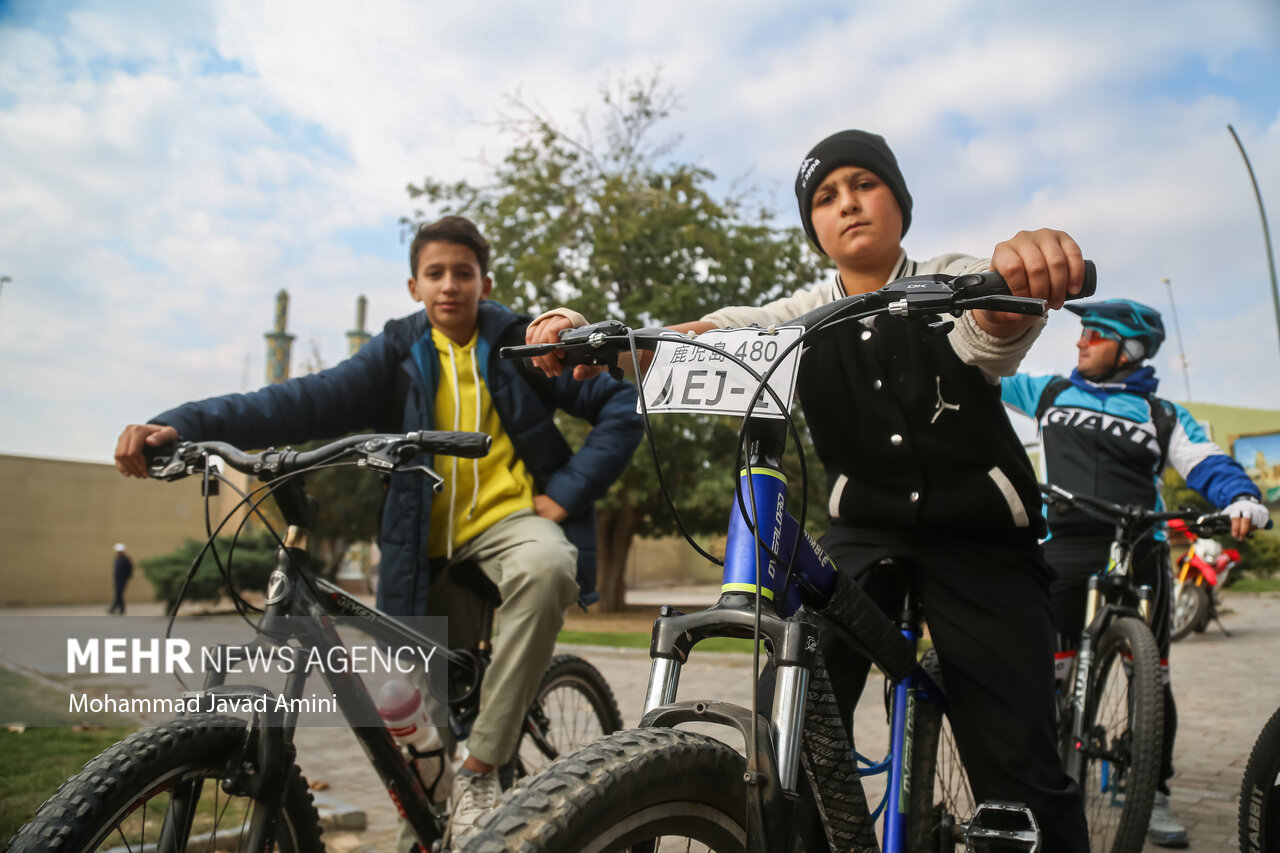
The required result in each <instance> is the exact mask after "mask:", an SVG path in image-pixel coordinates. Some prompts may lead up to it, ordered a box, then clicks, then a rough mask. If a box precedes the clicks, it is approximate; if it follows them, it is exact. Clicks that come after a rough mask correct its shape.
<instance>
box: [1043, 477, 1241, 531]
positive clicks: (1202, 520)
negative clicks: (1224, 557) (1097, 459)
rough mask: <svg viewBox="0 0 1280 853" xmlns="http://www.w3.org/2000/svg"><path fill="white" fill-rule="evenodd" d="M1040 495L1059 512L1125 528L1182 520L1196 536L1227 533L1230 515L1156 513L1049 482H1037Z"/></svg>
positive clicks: (1186, 511)
mask: <svg viewBox="0 0 1280 853" xmlns="http://www.w3.org/2000/svg"><path fill="white" fill-rule="evenodd" d="M1040 494H1041V495H1042V496H1043V497H1044V499H1045V501H1046V502H1047V503H1049V504H1051V505H1052V506H1053V507H1054V508H1055V509H1057V510H1058V511H1059V512H1069V511H1070V510H1073V509H1078V510H1080V511H1081V512H1083V513H1085V514H1086V515H1089V516H1092V517H1093V518H1096V519H1099V520H1101V521H1110V522H1113V523H1115V524H1117V525H1122V526H1125V527H1127V528H1133V529H1139V528H1147V527H1154V526H1156V525H1157V524H1163V523H1165V522H1167V521H1182V522H1185V523H1186V525H1187V529H1189V530H1190V531H1191V532H1192V533H1195V534H1196V535H1197V536H1214V535H1217V534H1220V533H1230V532H1231V517H1230V516H1227V515H1224V514H1222V513H1221V512H1204V511H1203V510H1198V509H1185V510H1178V511H1176V512H1156V511H1155V510H1150V509H1146V508H1145V507H1141V506H1138V505H1137V504H1127V505H1124V506H1122V505H1120V504H1115V503H1111V502H1109V501H1104V500H1102V499H1101V498H1095V497H1090V496H1088V495H1077V494H1074V493H1072V492H1068V491H1067V490H1066V489H1063V488H1061V487H1059V486H1055V485H1052V484H1045V483H1042V484H1040Z"/></svg>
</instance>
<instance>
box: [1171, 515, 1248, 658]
mask: <svg viewBox="0 0 1280 853" xmlns="http://www.w3.org/2000/svg"><path fill="white" fill-rule="evenodd" d="M1169 530H1170V531H1171V532H1174V533H1181V534H1182V535H1183V536H1185V537H1186V538H1187V541H1188V542H1189V543H1190V547H1189V548H1187V553H1186V554H1184V555H1183V556H1182V559H1180V560H1178V565H1177V567H1176V568H1175V569H1174V573H1173V574H1174V588H1173V632H1172V637H1173V639H1174V640H1175V641H1177V640H1181V639H1182V638H1183V637H1185V636H1187V635H1188V634H1190V633H1191V632H1192V631H1194V632H1196V633H1197V634H1199V633H1203V632H1204V629H1205V628H1207V627H1208V626H1209V620H1210V619H1212V620H1213V621H1214V622H1216V623H1217V624H1218V627H1219V628H1221V629H1222V633H1224V634H1226V635H1227V636H1228V637H1230V636H1231V632H1230V631H1228V630H1227V628H1226V626H1225V625H1223V624H1222V621H1221V620H1220V619H1219V618H1218V605H1219V603H1220V602H1219V600H1218V590H1219V589H1223V588H1225V587H1226V586H1227V585H1228V578H1229V577H1230V575H1231V570H1232V569H1234V568H1235V567H1236V566H1237V565H1239V563H1240V552H1239V551H1237V550H1236V549H1235V548H1223V547H1222V544H1221V543H1219V542H1217V541H1215V540H1213V539H1202V538H1200V537H1198V536H1196V535H1195V534H1194V533H1192V532H1191V531H1190V530H1188V529H1187V526H1186V524H1185V523H1184V522H1181V521H1171V522H1169Z"/></svg>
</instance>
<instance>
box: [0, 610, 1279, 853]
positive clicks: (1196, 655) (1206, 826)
mask: <svg viewBox="0 0 1280 853" xmlns="http://www.w3.org/2000/svg"><path fill="white" fill-rule="evenodd" d="M713 598H714V592H709V591H707V590H705V589H699V590H671V591H663V592H656V593H654V592H650V593H647V594H636V595H635V596H633V599H632V600H633V601H642V602H643V603H652V604H655V605H656V603H658V602H660V601H664V600H670V601H676V602H681V603H683V602H688V601H706V602H708V603H709V602H710V601H711V600H712V599H713ZM1224 599H1225V607H1226V610H1227V611H1228V612H1227V613H1225V614H1224V616H1223V622H1224V623H1225V624H1226V626H1227V628H1228V630H1230V631H1231V632H1232V636H1231V637H1227V636H1225V635H1224V634H1223V633H1222V631H1221V630H1220V629H1219V628H1218V627H1217V626H1210V627H1209V629H1208V630H1207V631H1206V632H1205V633H1204V634H1200V635H1193V636H1191V637H1189V638H1187V639H1186V640H1184V641H1182V642H1181V643H1176V644H1174V647H1173V654H1172V667H1173V685H1174V692H1175V695H1176V696H1177V700H1178V712H1179V726H1178V740H1177V746H1176V749H1175V754H1174V763H1175V768H1176V771H1177V772H1176V774H1175V776H1174V779H1173V781H1172V783H1171V788H1172V791H1173V794H1172V807H1173V811H1174V814H1175V815H1176V816H1177V817H1178V818H1179V819H1180V820H1182V821H1183V823H1185V824H1186V826H1187V828H1188V831H1189V833H1190V836H1191V843H1192V849H1195V850H1206V851H1226V850H1237V849H1239V848H1238V845H1237V843H1236V832H1235V826H1236V807H1237V802H1238V797H1239V787H1240V778H1241V775H1242V774H1243V772H1244V765H1245V762H1246V761H1247V759H1248V753H1249V750H1250V748H1251V747H1252V744H1253V741H1254V739H1255V738H1256V737H1257V735H1258V732H1259V731H1260V730H1261V729H1262V726H1263V724H1264V723H1265V722H1266V720H1267V719H1268V718H1269V717H1270V715H1271V713H1272V712H1273V711H1274V710H1275V709H1276V707H1277V706H1280V678H1278V677H1277V676H1276V672H1277V670H1278V669H1280V594H1232V593H1231V592H1227V593H1226V594H1225V595H1224ZM58 610H59V611H60V612H61V611H64V610H70V609H69V608H59V609H58ZM89 610H90V609H87V608H86V609H85V619H86V620H88V619H89V618H90V613H89ZM47 613H48V611H46V614H45V615H47ZM94 618H95V619H96V615H95V616H94ZM159 619H160V617H159V615H158V614H149V613H148V611H146V610H145V609H141V608H140V609H139V612H137V613H135V615H134V618H133V619H126V620H119V621H116V622H114V623H113V625H115V626H120V627H121V628H123V627H124V626H125V625H126V624H129V623H133V624H136V625H138V626H139V627H141V626H142V624H143V623H144V621H152V620H159ZM42 621H44V622H45V624H47V621H45V620H44V617H43V616H42V614H41V612H40V611H36V610H7V611H4V617H3V618H0V659H3V658H5V657H10V658H11V657H12V656H11V655H9V654H8V653H9V651H10V650H12V649H14V648H16V646H14V645H12V643H13V642H14V641H15V640H16V638H20V637H27V638H30V636H31V632H34V631H39V630H40V624H41V622H42ZM564 651H572V652H573V653H575V654H580V655H581V656H583V657H585V658H587V659H588V660H590V661H592V662H593V663H594V664H595V665H596V666H597V667H599V668H600V669H601V670H602V671H603V672H604V673H605V674H606V677H607V678H608V680H609V683H610V685H611V686H612V687H613V690H614V693H615V694H616V696H617V698H618V703H619V706H620V707H621V709H622V712H623V718H624V721H625V722H626V723H627V724H628V725H633V724H634V723H635V722H636V721H637V720H638V717H639V711H640V708H641V704H642V702H643V696H644V690H645V685H646V683H647V680H648V671H649V660H648V654H647V652H645V651H640V650H613V649H603V648H599V647H572V648H565V649H564ZM24 660H25V664H24V667H23V668H24V669H25V671H28V672H33V673H34V674H36V675H42V676H43V677H45V678H46V679H48V680H49V681H51V682H54V683H61V684H67V683H68V682H67V680H66V678H65V676H63V678H62V679H59V678H58V673H59V671H60V669H59V668H60V667H61V666H62V663H63V662H62V661H61V659H59V657H58V656H57V655H51V656H50V660H49V661H48V663H47V668H46V665H45V664H39V665H35V666H33V665H32V663H31V661H30V659H29V658H25V659H24ZM9 662H10V663H13V662H14V661H12V660H10V661H9ZM750 683H751V679H750V658H749V656H747V655H732V654H703V655H698V654H695V656H694V659H693V661H691V662H690V663H689V664H688V665H686V667H685V668H684V671H683V674H682V677H681V692H680V695H681V698H695V697H696V696H697V695H704V696H707V697H714V698H716V699H720V700H726V701H731V702H742V703H745V702H746V701H748V698H749V693H750ZM86 686H87V685H84V684H78V685H77V686H76V689H85V687H86ZM878 693H879V690H878V688H877V687H876V686H875V685H871V686H869V687H868V689H867V691H866V693H865V694H864V695H865V696H866V697H868V698H870V697H874V696H877V695H878ZM855 726H856V731H857V732H858V734H859V741H860V743H864V744H865V743H872V742H879V741H882V740H883V738H884V732H885V725H884V720H883V709H882V708H881V707H880V703H878V702H875V701H864V702H863V703H862V705H861V706H860V708H859V710H858V715H857V717H856V720H855ZM297 743H298V754H299V764H300V765H301V766H302V769H303V772H304V773H305V774H306V775H307V777H308V778H309V779H310V780H311V781H312V782H313V784H315V785H317V786H320V787H323V790H322V791H321V792H320V793H319V797H320V800H321V805H322V807H323V811H325V813H326V815H327V818H328V821H329V823H328V826H327V831H326V841H327V843H328V846H329V848H330V849H331V850H334V851H337V853H391V851H393V850H395V812H394V809H393V807H392V805H391V803H390V801H389V800H388V798H387V797H386V794H385V792H384V791H383V789H382V787H381V785H380V783H379V782H378V780H377V778H376V776H375V775H374V773H373V771H372V769H371V768H370V767H369V765H368V762H367V760H366V759H365V757H364V754H363V752H362V750H361V748H360V746H359V744H358V743H357V741H356V740H355V738H354V737H353V736H352V735H351V734H350V732H349V731H347V730H343V729H334V728H309V729H301V730H299V732H298V736H297ZM1146 849H1147V850H1153V851H1154V850H1159V849H1161V848H1157V847H1155V846H1153V845H1150V844H1149V845H1147V848H1146Z"/></svg>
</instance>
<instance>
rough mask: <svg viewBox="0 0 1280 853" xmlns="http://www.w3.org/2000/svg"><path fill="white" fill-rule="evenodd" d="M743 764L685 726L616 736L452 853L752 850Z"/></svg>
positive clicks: (532, 785) (513, 803)
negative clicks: (669, 847)
mask: <svg viewBox="0 0 1280 853" xmlns="http://www.w3.org/2000/svg"><path fill="white" fill-rule="evenodd" d="M745 772H746V760H745V759H744V758H743V757H742V756H741V755H739V754H738V753H737V752H736V751H735V750H733V749H731V748H730V747H728V746H727V745H725V744H724V743H721V742H720V741H718V740H715V739H713V738H710V737H706V736H704V735H698V734H694V733H693V732H686V731H680V730H678V729H660V728H655V729H633V730H631V731H624V732H616V733H614V734H611V735H608V736H607V737H604V738H602V739H601V740H598V741H596V742H595V743H593V744H591V745H589V746H587V747H586V748H584V749H582V750H580V751H579V752H577V753H575V754H573V755H571V756H566V757H565V758H561V759H560V760H558V761H556V762H554V763H553V764H551V765H549V766H548V767H547V768H546V769H545V770H543V771H542V772H541V773H539V774H538V775H537V776H534V777H532V778H530V779H528V780H526V782H525V783H524V784H523V785H522V786H520V787H519V788H516V789H515V790H514V791H512V793H511V794H509V795H508V796H507V798H506V799H505V800H504V801H503V802H502V805H501V806H500V807H499V808H498V809H497V810H496V811H494V812H490V813H489V814H488V815H486V816H485V817H484V818H482V819H481V820H480V824H479V828H478V829H477V831H475V832H473V833H472V834H471V835H469V836H467V837H465V838H464V839H463V842H462V844H461V845H460V847H458V848H457V849H456V850H455V853H496V851H502V850H520V851H526V853H528V851H535V850H537V851H541V850H546V851H557V853H558V851H564V850H573V851H575V853H605V851H608V853H615V851H620V850H630V851H652V850H658V849H664V848H662V847H660V846H659V845H660V844H665V843H666V842H667V841H668V840H670V841H675V840H677V839H678V843H677V844H676V846H678V847H679V849H681V850H714V851H717V853H727V852H729V851H745V850H746V843H747V830H746V802H747V799H746V797H747V791H746V783H745V781H744V780H743V774H744V773H745Z"/></svg>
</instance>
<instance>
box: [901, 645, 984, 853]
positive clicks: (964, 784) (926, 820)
mask: <svg viewBox="0 0 1280 853" xmlns="http://www.w3.org/2000/svg"><path fill="white" fill-rule="evenodd" d="M920 667H921V668H922V669H923V670H924V671H925V672H926V673H927V674H928V675H929V677H930V678H931V679H933V682H934V684H936V685H937V687H938V689H939V690H940V691H943V696H945V687H944V685H943V683H942V668H941V665H940V664H939V662H938V653H937V651H936V650H935V649H929V651H927V652H925V654H924V657H922V658H921V659H920ZM945 705H946V703H945V701H943V698H942V697H933V698H930V697H924V696H917V698H916V701H915V702H914V703H913V705H912V708H913V712H912V713H913V723H912V741H911V792H910V799H909V801H908V802H909V804H910V811H909V813H908V814H909V818H908V822H907V849H908V850H909V851H911V853H934V851H938V850H946V849H948V848H947V847H946V841H947V840H950V842H951V844H952V846H955V845H957V844H959V845H963V844H964V838H963V835H962V831H963V827H964V824H965V823H966V822H967V821H968V820H969V819H970V818H971V817H972V816H973V811H974V807H975V806H976V803H975V802H974V799H973V790H972V789H971V788H970V787H969V777H968V774H967V773H966V772H965V769H964V765H963V763H962V762H961V761H960V753H959V751H958V750H957V749H956V744H955V739H954V738H953V737H952V734H951V723H950V722H949V721H948V719H947V714H946V707H945Z"/></svg>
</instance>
